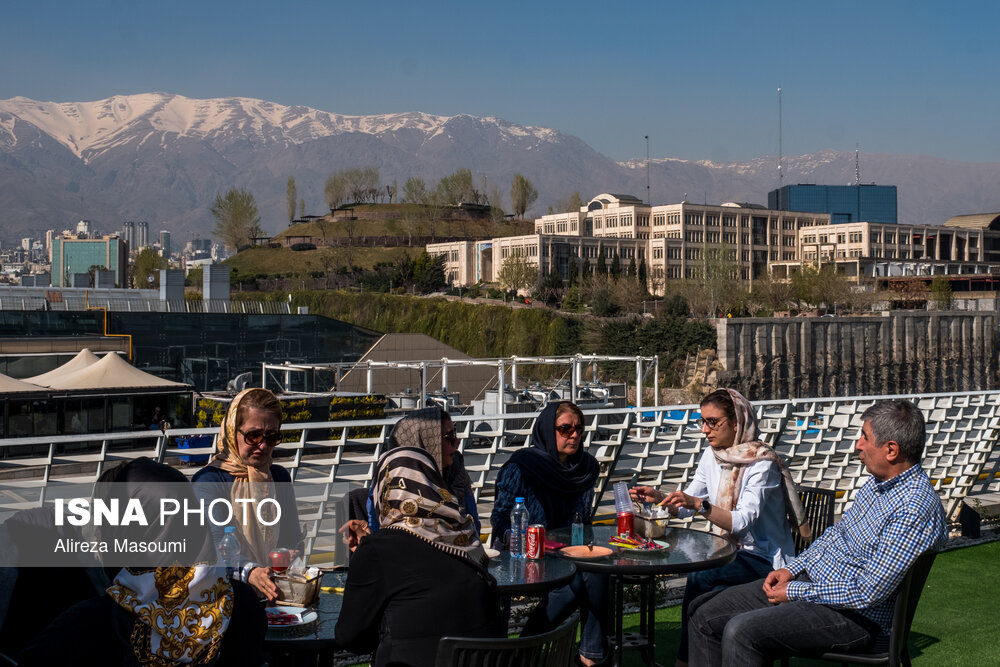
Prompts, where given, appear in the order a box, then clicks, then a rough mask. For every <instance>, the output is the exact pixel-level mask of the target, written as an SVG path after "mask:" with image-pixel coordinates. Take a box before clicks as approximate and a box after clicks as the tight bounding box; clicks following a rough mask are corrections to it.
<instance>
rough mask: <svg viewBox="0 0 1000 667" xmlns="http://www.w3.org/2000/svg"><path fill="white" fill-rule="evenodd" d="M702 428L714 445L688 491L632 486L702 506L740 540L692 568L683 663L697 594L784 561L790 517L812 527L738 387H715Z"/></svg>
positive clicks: (690, 510) (693, 509)
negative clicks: (732, 550) (730, 556)
mask: <svg viewBox="0 0 1000 667" xmlns="http://www.w3.org/2000/svg"><path fill="white" fill-rule="evenodd" d="M701 432H702V433H703V434H704V436H705V439H706V440H708V444H709V447H708V448H707V449H706V450H705V452H704V453H703V454H702V457H701V460H700V461H699V462H698V468H697V469H696V470H695V473H694V479H692V480H691V483H690V484H688V487H687V488H686V489H685V490H684V491H680V490H678V491H674V492H673V493H670V494H665V493H663V492H662V491H659V490H657V489H654V488H652V487H649V486H637V487H635V488H634V489H632V490H631V493H632V497H633V498H635V499H637V500H640V501H643V502H657V503H659V504H661V505H666V506H667V507H668V508H669V510H670V511H671V513H674V514H677V515H678V516H680V517H681V518H685V517H689V516H692V515H694V514H701V515H702V516H703V517H704V518H705V519H707V520H708V521H710V522H711V523H712V524H713V525H714V526H715V528H716V529H717V530H719V531H720V532H722V533H723V534H726V535H729V536H731V537H732V539H734V540H735V541H736V542H737V543H738V544H739V546H740V550H739V551H738V552H737V554H736V558H735V559H734V560H733V561H732V562H730V563H729V564H727V565H724V566H722V567H719V568H715V569H713V570H703V571H700V572H692V573H690V574H688V576H687V585H686V587H685V589H684V603H683V607H682V609H681V641H680V645H679V647H678V650H677V664H679V665H686V664H687V659H688V653H687V648H688V646H687V620H688V607H689V605H690V603H691V601H692V600H694V599H695V598H696V597H698V596H699V595H701V594H702V593H706V592H708V591H710V590H712V589H714V588H718V587H724V586H734V585H736V584H742V583H746V582H748V581H754V580H756V579H760V578H762V577H765V576H767V574H768V573H769V572H770V571H771V570H775V569H778V568H781V567H784V564H785V562H786V561H787V560H789V559H791V558H792V557H793V556H794V555H795V547H794V544H793V542H792V534H791V531H790V527H791V525H794V527H795V528H796V529H797V530H798V531H799V533H800V534H803V535H809V534H811V533H810V531H809V526H808V524H807V523H806V522H805V511H804V510H803V509H802V503H801V502H800V501H799V497H798V493H797V492H796V491H795V484H794V483H793V481H792V478H791V475H790V474H789V472H788V467H787V466H786V465H785V463H784V462H783V461H782V460H781V458H780V457H779V456H778V455H777V453H775V451H774V450H773V449H771V448H770V447H768V446H767V445H766V444H764V443H763V442H761V441H760V439H759V438H758V436H757V433H758V431H757V419H756V417H755V416H754V411H753V406H752V405H750V401H748V400H747V399H746V398H745V397H744V396H743V395H742V394H740V393H739V392H738V391H735V390H733V389H718V390H716V391H713V392H712V393H711V394H709V395H708V396H706V397H705V398H704V400H702V402H701ZM789 517H792V518H791V519H790V518H789Z"/></svg>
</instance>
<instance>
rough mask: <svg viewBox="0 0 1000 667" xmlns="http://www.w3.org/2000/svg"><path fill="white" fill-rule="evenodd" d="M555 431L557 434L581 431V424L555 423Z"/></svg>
mask: <svg viewBox="0 0 1000 667" xmlns="http://www.w3.org/2000/svg"><path fill="white" fill-rule="evenodd" d="M556 433H558V434H559V435H569V434H570V433H583V424H576V425H574V424H556Z"/></svg>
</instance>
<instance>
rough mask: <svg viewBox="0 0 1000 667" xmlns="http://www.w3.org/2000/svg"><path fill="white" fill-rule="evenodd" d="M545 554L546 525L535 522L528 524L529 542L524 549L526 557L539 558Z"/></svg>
mask: <svg viewBox="0 0 1000 667" xmlns="http://www.w3.org/2000/svg"><path fill="white" fill-rule="evenodd" d="M544 555H545V526H543V525H542V524H540V523H533V524H531V525H530V526H528V544H527V546H526V547H525V549H524V556H525V558H530V559H531V560H538V559H540V558H541V557H542V556H544Z"/></svg>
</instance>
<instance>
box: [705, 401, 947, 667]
mask: <svg viewBox="0 0 1000 667" xmlns="http://www.w3.org/2000/svg"><path fill="white" fill-rule="evenodd" d="M861 419H862V421H863V422H864V423H863V425H862V428H861V436H860V438H859V439H858V442H857V450H858V457H859V458H860V459H861V462H862V463H863V464H864V466H865V468H866V469H867V470H868V472H869V473H870V474H871V477H870V478H869V479H868V481H867V482H865V484H864V485H863V486H862V487H861V489H860V491H859V492H858V494H857V496H856V497H855V499H854V503H853V505H852V506H851V508H850V509H849V510H847V512H845V513H844V516H843V518H842V519H841V520H840V521H839V522H838V523H837V524H835V525H833V526H831V527H830V528H828V529H827V530H826V532H824V533H823V535H822V536H820V537H819V539H817V540H816V541H815V542H814V543H813V544H812V545H811V546H810V547H809V548H808V549H806V550H805V551H804V552H802V554H801V555H799V556H798V557H797V558H795V559H794V560H792V561H791V562H789V563H788V566H787V567H786V568H784V569H781V570H775V571H774V572H771V573H770V574H769V575H768V576H767V577H766V578H765V579H764V580H763V581H762V582H761V581H757V582H753V583H749V584H744V585H742V586H734V587H732V588H728V589H726V590H723V591H721V592H711V593H707V594H705V595H703V596H701V597H699V598H697V599H696V600H695V601H694V603H693V604H692V606H691V610H692V611H691V625H690V630H689V637H688V639H689V641H690V644H691V664H692V665H693V666H695V667H702V666H704V667H716V666H717V665H734V666H735V665H739V666H740V667H742V666H744V665H765V664H766V665H769V664H771V662H772V660H774V659H778V658H781V657H782V656H788V655H801V654H803V653H807V652H819V651H827V650H839V651H853V650H859V649H864V648H867V647H871V646H872V645H874V644H876V643H879V644H880V643H883V642H884V641H885V638H886V637H887V636H888V634H889V630H890V628H891V625H892V611H893V605H894V602H895V598H896V590H897V588H898V587H899V584H900V583H901V582H902V580H903V577H904V576H905V575H906V571H907V569H908V568H909V567H910V565H912V564H913V562H914V561H915V560H916V559H917V556H919V555H920V554H922V553H923V552H925V551H927V550H930V549H938V548H940V547H941V546H942V545H943V544H944V541H945V540H946V539H947V530H946V525H945V516H944V510H943V509H942V507H941V500H940V499H939V498H938V495H937V494H936V493H935V492H934V489H933V488H932V487H931V483H930V480H928V479H927V475H925V474H924V471H923V470H922V469H921V467H920V459H921V457H922V455H923V450H924V439H925V430H924V418H923V416H922V415H921V414H920V410H919V409H918V408H917V407H916V406H915V405H914V404H913V403H911V402H910V401H906V400H891V401H883V402H880V403H876V404H875V405H873V406H871V407H870V408H868V409H867V410H865V412H864V413H863V414H862V415H861Z"/></svg>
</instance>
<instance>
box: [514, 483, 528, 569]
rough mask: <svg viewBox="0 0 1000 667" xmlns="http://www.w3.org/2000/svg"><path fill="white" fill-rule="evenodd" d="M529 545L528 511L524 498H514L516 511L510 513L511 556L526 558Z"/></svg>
mask: <svg viewBox="0 0 1000 667" xmlns="http://www.w3.org/2000/svg"><path fill="white" fill-rule="evenodd" d="M527 544H528V509H527V508H526V507H525V506H524V498H522V497H520V496H518V497H517V498H514V509H512V510H511V511H510V555H511V556H512V557H514V558H524V550H525V548H526V547H527Z"/></svg>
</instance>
